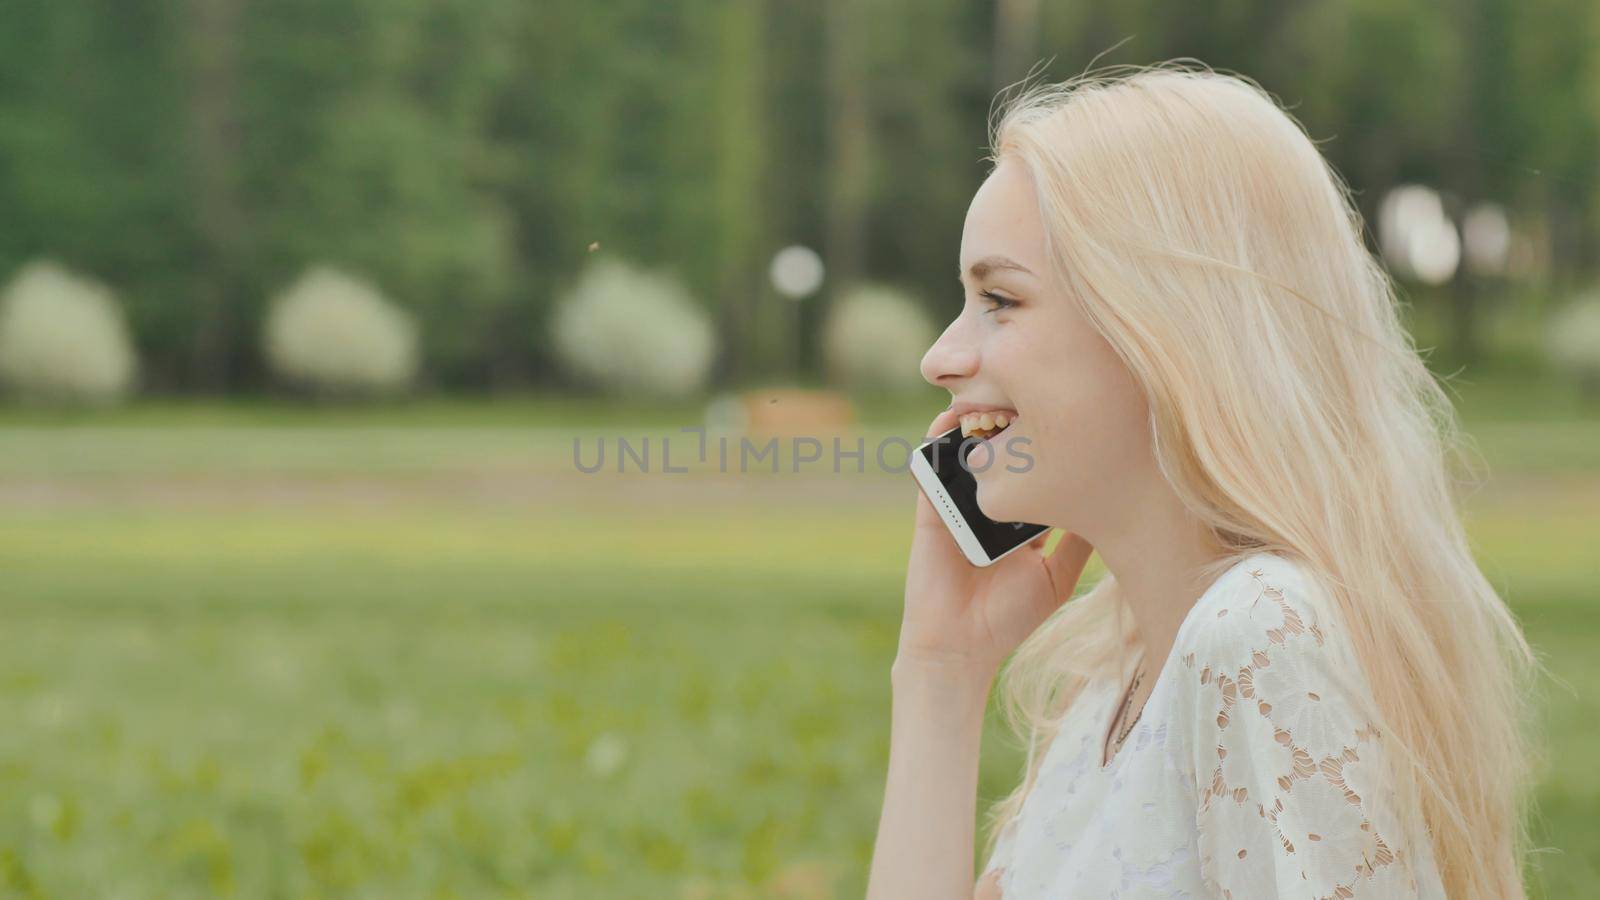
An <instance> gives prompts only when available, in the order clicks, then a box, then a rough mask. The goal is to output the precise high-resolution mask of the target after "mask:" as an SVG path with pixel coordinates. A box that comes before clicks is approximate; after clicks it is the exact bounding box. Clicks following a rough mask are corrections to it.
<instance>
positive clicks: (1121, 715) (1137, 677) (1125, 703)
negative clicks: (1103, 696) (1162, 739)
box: [1111, 663, 1144, 756]
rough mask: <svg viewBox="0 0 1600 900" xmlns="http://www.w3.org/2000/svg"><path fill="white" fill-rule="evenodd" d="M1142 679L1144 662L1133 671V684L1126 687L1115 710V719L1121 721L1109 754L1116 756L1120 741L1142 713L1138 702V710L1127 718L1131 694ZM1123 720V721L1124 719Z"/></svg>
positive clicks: (1125, 738) (1142, 709) (1126, 736)
mask: <svg viewBox="0 0 1600 900" xmlns="http://www.w3.org/2000/svg"><path fill="white" fill-rule="evenodd" d="M1143 680H1144V664H1143V663H1141V664H1140V665H1139V671H1137V672H1135V673H1134V676H1133V684H1132V685H1130V686H1129V687H1128V695H1127V696H1126V697H1124V698H1123V699H1122V708H1121V709H1120V710H1118V711H1117V720H1118V721H1121V722H1123V725H1122V728H1121V729H1120V730H1119V731H1118V733H1117V738H1116V740H1115V741H1113V742H1112V744H1111V755H1112V756H1116V755H1117V751H1119V750H1121V749H1122V742H1123V741H1126V740H1127V739H1128V735H1129V734H1130V733H1131V732H1132V731H1133V726H1135V725H1137V724H1138V723H1139V717H1140V716H1142V715H1144V704H1143V703H1141V704H1139V711H1138V712H1136V713H1134V714H1133V718H1131V719H1130V718H1128V709H1129V707H1131V706H1133V695H1134V694H1137V693H1139V683H1140V682H1141V681H1143ZM1124 720H1125V721H1124Z"/></svg>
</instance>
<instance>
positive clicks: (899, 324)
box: [822, 285, 936, 391]
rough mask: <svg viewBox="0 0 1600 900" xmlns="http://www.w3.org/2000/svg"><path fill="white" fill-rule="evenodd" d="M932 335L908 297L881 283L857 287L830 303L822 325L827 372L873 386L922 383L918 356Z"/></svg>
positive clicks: (888, 387)
mask: <svg viewBox="0 0 1600 900" xmlns="http://www.w3.org/2000/svg"><path fill="white" fill-rule="evenodd" d="M935 337H936V335H935V334H934V331H933V326H932V325H931V324H930V323H929V321H928V317H927V315H926V314H924V313H923V311H922V310H921V308H919V307H918V306H917V304H916V303H915V302H914V301H913V300H912V299H911V298H910V296H908V295H906V294H905V293H903V292H901V291H898V290H896V289H894V288H891V287H886V286H882V285H866V286H862V287H859V288H856V289H854V290H852V291H849V292H847V293H846V294H845V295H844V296H842V297H840V298H839V299H838V300H837V301H836V302H835V303H834V305H833V308H832V309H831V310H830V311H829V313H828V319H827V322H826V323H825V324H824V325H823V335H822V342H823V353H824V356H825V357H826V360H827V366H828V374H829V377H830V378H832V379H833V380H835V381H838V382H842V383H844V384H846V385H848V386H850V387H857V388H868V389H872V390H887V391H903V390H911V389H915V388H920V387H925V386H926V382H924V381H923V379H922V373H921V364H922V357H923V355H924V354H926V353H927V352H928V348H929V347H930V346H932V344H933V340H934V338H935Z"/></svg>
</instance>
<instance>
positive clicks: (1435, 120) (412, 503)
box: [0, 0, 1600, 898]
mask: <svg viewBox="0 0 1600 900" xmlns="http://www.w3.org/2000/svg"><path fill="white" fill-rule="evenodd" d="M0 47H3V52H0V386H3V389H4V398H5V399H4V401H3V404H0V573H3V577H4V582H3V583H4V589H3V591H0V621H3V623H4V624H3V626H0V719H3V720H4V721H5V722H7V723H8V726H9V727H6V728H5V729H3V730H0V895H3V896H17V897H36V896H37V897H122V898H146V897H163V898H172V897H176V898H182V897H296V898H313V897H385V898H392V897H430V898H435V897H438V898H443V897H526V896H530V895H531V896H536V897H541V898H543V897H554V898H576V897H585V898H587V897H645V896H649V897H678V898H743V897H789V898H825V897H848V896H859V895H860V893H861V891H862V890H863V889H864V886H865V877H866V870H867V865H868V862H869V860H870V855H871V850H872V841H873V838H874V835H875V833H876V827H877V817H878V812H879V808H880V804H881V800H882V786H883V782H882V779H883V774H884V766H885V763H886V758H887V756H886V755H887V741H888V724H889V723H888V701H889V692H888V688H889V680H888V671H889V664H890V663H891V661H892V658H893V652H894V647H895V640H896V636H897V629H898V624H899V613H900V605H901V592H902V588H903V576H904V565H905V553H906V549H907V542H908V539H909V534H910V516H911V513H912V508H913V507H912V504H913V502H914V499H915V488H914V486H913V484H912V482H911V480H910V478H909V476H908V475H906V474H904V473H902V472H896V471H893V470H892V467H893V466H895V465H897V464H903V462H904V459H905V452H906V451H905V449H904V448H903V447H900V445H894V444H890V445H889V447H890V449H889V451H888V453H887V457H888V458H887V460H886V462H887V463H888V466H889V467H890V470H887V471H886V468H885V465H884V464H883V462H885V461H883V460H880V459H875V458H874V450H875V449H876V448H878V447H881V446H884V441H885V440H887V439H889V438H892V437H898V438H900V439H902V440H913V439H916V438H919V437H920V436H921V435H922V434H923V431H924V429H925V426H926V424H927V423H928V421H929V420H930V419H931V418H932V417H933V415H934V413H935V412H936V411H937V410H938V409H940V408H942V407H943V406H944V404H945V402H947V397H946V395H944V394H943V392H941V391H936V390H934V389H932V388H930V387H928V386H927V385H925V384H923V383H922V382H921V379H920V376H919V375H918V372H917V362H918V360H919V359H920V357H921V355H922V353H923V351H924V350H925V349H926V348H927V346H928V345H929V344H930V343H931V342H932V341H933V339H934V337H935V336H936V335H937V334H938V333H939V331H940V330H942V328H943V327H944V325H945V324H946V323H948V321H949V320H950V319H952V318H953V317H954V316H955V315H956V314H957V313H958V312H959V310H960V307H961V305H962V302H963V298H962V294H961V288H960V286H959V285H958V284H957V283H956V281H955V279H954V278H953V277H952V276H953V270H954V269H955V267H956V263H957V254H958V250H959V243H960V234H961V226H962V222H963V219H964V217H965V213H966V208H967V204H968V202H969V201H970V199H971V196H972V193H973V192H974V191H975V190H976V188H977V186H978V184H979V183H980V181H981V179H982V177H983V175H984V172H985V165H984V163H983V162H982V161H981V158H982V157H983V156H984V154H985V152H986V150H987V148H986V147H985V142H986V137H987V134H986V127H987V121H988V116H989V113H990V110H991V104H992V103H993V101H994V99H995V97H996V95H997V93H998V92H999V91H1001V90H1002V89H1004V88H1005V87H1006V86H1007V85H1011V84H1014V83H1015V82H1017V80H1018V79H1021V78H1023V77H1024V76H1025V75H1027V74H1028V73H1029V71H1030V70H1032V71H1034V72H1035V74H1036V76H1037V77H1039V78H1048V79H1051V80H1059V79H1063V78H1066V77H1070V76H1071V75H1074V74H1076V73H1077V72H1079V71H1081V70H1082V69H1083V68H1085V67H1086V66H1087V65H1089V63H1090V62H1091V61H1092V60H1095V58H1096V57H1097V56H1098V57H1099V59H1098V62H1099V63H1101V64H1110V63H1150V62H1156V61H1159V60H1163V59H1169V58H1173V57H1195V58H1198V59H1200V60H1203V61H1204V62H1206V63H1208V64H1210V65H1212V66H1215V67H1219V68H1226V69H1232V70H1235V71H1238V72H1240V73H1243V74H1246V75H1249V76H1251V77H1252V78H1255V79H1256V80H1258V81H1259V82H1261V83H1262V84H1263V85H1264V86H1265V87H1266V88H1267V89H1268V90H1270V91H1272V92H1273V93H1274V94H1276V95H1277V96H1278V97H1279V98H1280V99H1281V100H1282V102H1283V103H1284V104H1285V105H1287V106H1288V107H1289V108H1290V109H1291V111H1292V112H1293V114H1294V115H1295V116H1296V117H1298V118H1299V119H1300V120H1301V121H1302V122H1303V123H1304V124H1305V126H1306V128H1307V129H1308V131H1309V132H1310V133H1311V135H1312V136H1313V138H1315V139H1317V140H1318V141H1319V145H1320V146H1321V148H1322V149H1323V151H1324V152H1325V153H1326V154H1327V156H1328V157H1329V158H1330V159H1331V160H1332V161H1333V163H1334V164H1335V165H1336V166H1337V168H1338V169H1339V170H1340V171H1341V172H1342V173H1343V174H1344V175H1345V177H1346V178H1347V179H1348V180H1349V182H1350V184H1351V186H1352V188H1353V189H1354V191H1355V195H1356V199H1357V200H1358V202H1359V203H1360V206H1361V211H1362V213H1363V215H1364V216H1365V217H1366V219H1367V222H1368V224H1369V226H1370V233H1369V235H1368V237H1369V240H1370V241H1371V242H1372V246H1373V248H1374V249H1375V251H1377V252H1379V253H1381V254H1382V256H1383V259H1384V260H1385V261H1386V263H1387V264H1388V265H1389V267H1390V268H1391V270H1392V271H1393V272H1394V273H1395V275H1396V277H1397V278H1398V279H1400V283H1401V285H1402V289H1403V294H1402V304H1403V307H1404V309H1403V312H1404V315H1405V316H1406V319H1407V322H1408V323H1409V325H1410V327H1411V329H1412V331H1413V333H1414V334H1415V335H1416V338H1417V343H1418V345H1419V347H1421V348H1423V352H1424V354H1425V355H1426V357H1427V359H1428V361H1429V364H1430V366H1432V367H1433V369H1434V371H1435V372H1436V373H1437V374H1439V376H1440V377H1441V378H1444V379H1446V381H1447V383H1448V384H1449V385H1450V389H1451V391H1452V395H1453V396H1455V397H1456V398H1457V400H1458V402H1459V409H1460V411H1461V414H1462V416H1463V419H1464V421H1465V423H1466V425H1467V430H1468V431H1469V432H1470V434H1471V436H1472V438H1473V440H1474V442H1475V448H1476V450H1477V452H1478V453H1479V454H1480V455H1481V458H1480V459H1479V460H1478V462H1479V467H1478V471H1477V473H1476V474H1477V476H1478V478H1479V483H1478V485H1477V486H1476V487H1475V488H1474V489H1472V490H1471V491H1470V496H1469V497H1468V499H1467V514H1468V517H1469V528H1470V531H1471V534H1472V537H1473V540H1474V542H1475V548H1476V549H1477V551H1478V553H1479V555H1480V559H1481V562H1482V564H1483V567H1484V570H1485V572H1486V573H1487V574H1488V575H1489V577H1490V578H1491V580H1492V581H1493V582H1494V583H1495V584H1496V585H1497V586H1499V587H1500V589H1501V590H1502V592H1503V594H1504V595H1505V596H1506V597H1507V598H1508V600H1509V601H1510V603H1511V604H1512V606H1513V608H1514V609H1515V610H1516V612H1517V613H1518V615H1519V616H1520V617H1521V619H1522V621H1523V622H1524V623H1525V626H1526V628H1527V631H1528V634H1529V636H1530V638H1531V639H1532V641H1533V643H1534V644H1535V645H1536V646H1537V648H1538V649H1539V651H1540V652H1541V654H1542V655H1543V656H1544V658H1545V660H1546V662H1547V664H1548V666H1549V668H1550V670H1551V673H1552V675H1553V676H1554V677H1553V678H1551V679H1549V680H1547V681H1546V682H1545V684H1544V686H1543V688H1544V689H1543V690H1542V692H1541V695H1540V696H1537V697H1530V698H1529V702H1530V708H1531V709H1534V710H1536V711H1537V712H1536V716H1537V719H1538V722H1539V726H1540V728H1542V729H1543V733H1544V734H1545V735H1546V746H1547V748H1548V752H1547V758H1546V759H1545V760H1544V762H1543V768H1542V770H1541V772H1542V774H1541V779H1542V780H1541V788H1540V791H1539V804H1540V805H1539V809H1538V814H1537V817H1536V819H1535V822H1534V834H1535V838H1536V840H1537V842H1538V844H1539V846H1540V847H1542V848H1545V849H1544V851H1543V852H1541V853H1539V854H1537V855H1536V856H1535V857H1534V858H1533V859H1532V861H1531V862H1530V865H1529V883H1530V885H1531V887H1532V890H1533V891H1534V894H1535V896H1541V897H1545V896H1548V897H1571V896H1587V895H1589V894H1591V893H1592V892H1593V891H1595V890H1596V888H1597V886H1600V775H1597V774H1596V770H1595V767H1594V766H1593V764H1592V763H1593V759H1594V757H1595V753H1596V752H1597V751H1600V735H1597V734H1596V732H1595V726H1594V723H1595V722H1596V721H1597V720H1600V701H1597V699H1596V695H1595V689H1596V688H1597V687H1600V654H1597V653H1596V652H1595V650H1596V645H1597V641H1600V596H1597V591H1596V584H1597V583H1600V562H1597V559H1600V555H1597V554H1596V552H1595V551H1596V549H1597V548H1600V289H1597V284H1600V281H1597V276H1600V273H1597V259H1600V187H1597V185H1600V50H1597V47H1600V5H1596V4H1595V3H1594V2H1593V0H1533V2H1520V3H1514V2H1511V0H1449V2H1445V3H1434V2H1426V0H1301V2H1293V3H1288V2H1281V0H1182V2H1178V0H1169V2H1154V0H1139V2H1128V3H1120V4H1115V5H1113V4H1090V3H1084V2H1044V0H995V2H957V0H919V2H915V3H912V2H909V0H872V2H867V0H861V2H850V0H824V2H811V3H802V2H786V0H748V2H730V0H723V2H704V0H684V2H676V3H670V4H669V3H660V2H656V0H607V2H598V0H592V2H582V3H579V2H571V0H541V2H539V3H533V4H530V3H525V2H514V0H6V2H4V3H3V4H0ZM686 428H704V429H709V430H707V431H702V432H698V433H696V432H684V431H682V430H681V429H686ZM802 432H803V433H805V434H809V435H816V436H819V437H821V438H822V439H823V440H824V441H825V440H826V439H827V436H829V435H832V436H835V437H839V438H841V439H842V440H843V441H844V447H845V449H846V450H853V449H854V448H855V447H856V446H857V445H856V444H855V442H856V441H857V440H860V441H863V442H864V446H865V448H866V457H865V459H864V461H863V463H864V464H858V462H857V460H856V459H854V458H850V457H845V458H843V460H842V471H840V472H837V473H836V472H835V471H834V466H833V463H834V461H835V456H834V455H833V453H831V452H824V453H823V455H822V457H821V460H820V461H818V462H811V463H808V464H807V465H805V466H804V467H801V466H800V465H799V463H800V459H799V454H798V452H797V450H796V447H795V446H794V445H792V444H790V443H783V444H780V454H779V459H781V462H782V465H781V467H779V468H778V469H777V471H769V470H768V469H767V468H766V466H767V463H766V462H765V461H763V462H762V463H761V464H760V465H758V466H755V467H753V469H751V470H749V471H743V472H741V471H739V466H738V465H737V464H735V465H733V466H729V467H728V468H729V469H730V471H729V472H727V473H724V472H723V471H721V470H720V468H719V466H718V465H717V455H716V453H715V450H714V449H713V451H712V453H711V454H709V455H699V454H697V452H696V450H697V447H698V444H697V442H698V440H699V438H700V436H708V437H710V438H712V439H713V443H712V444H711V446H712V447H713V448H715V446H716V445H715V443H714V439H715V438H717V437H719V436H721V437H726V436H734V437H735V439H737V438H739V437H742V436H754V437H759V438H760V439H761V440H765V439H766V436H768V435H772V436H783V435H793V434H795V433H802ZM669 436H670V437H671V441H672V443H671V453H672V459H671V462H670V466H672V467H674V469H676V468H678V467H683V468H687V469H688V471H687V472H678V471H667V470H665V469H664V464H666V463H667V461H666V460H664V459H662V454H663V452H664V450H665V448H664V446H663V444H664V442H665V441H666V440H667V439H668V437H669ZM623 439H626V440H627V441H629V442H631V446H630V448H629V449H630V450H631V451H638V450H640V449H641V448H643V449H644V451H645V453H646V454H648V457H647V462H646V463H645V464H644V465H641V464H640V461H639V460H638V459H637V457H629V458H628V459H626V460H624V458H623V448H622V447H621V446H620V442H621V441H622V440H623ZM734 446H735V447H737V446H738V445H737V444H735V445H734ZM896 447H900V448H899V449H896ZM827 449H828V450H830V451H831V449H832V448H827ZM580 450H581V452H580ZM597 450H598V451H601V452H605V453H609V454H612V455H610V456H606V457H604V458H603V460H602V463H601V464H598V471H594V472H593V473H592V474H591V473H589V472H587V471H585V469H588V468H596V466H597V463H596V458H595V453H596V452H597ZM735 452H737V451H735ZM619 463H622V465H620V471H619V465H618V464H619ZM791 463H793V465H791ZM772 464H773V465H775V466H776V465H778V463H777V461H774V462H773V463H772ZM796 469H799V470H798V471H796ZM863 470H864V471H863ZM1101 572H1102V570H1101V569H1100V568H1099V564H1098V560H1095V561H1094V562H1093V563H1092V564H1091V569H1090V572H1089V579H1090V580H1091V581H1092V580H1093V579H1094V578H1097V577H1099V575H1100V574H1101ZM1021 763H1022V756H1021V753H1020V751H1019V750H1018V748H1017V747H1016V746H1015V745H1014V744H1012V743H1011V742H1010V741H1008V740H1007V739H1006V737H1005V736H1004V735H1003V734H1002V732H1001V731H1000V729H999V728H998V722H997V721H992V722H991V732H990V734H989V736H988V737H987V739H986V742H985V747H984V757H983V764H982V774H981V780H980V801H981V803H980V807H982V806H986V805H987V802H988V801H990V800H993V799H996V798H998V797H1000V796H1002V795H1003V794H1004V793H1006V792H1007V791H1009V790H1010V789H1011V787H1012V786H1013V785H1014V784H1015V782H1016V779H1017V778H1018V777H1019V775H1020V766H1021Z"/></svg>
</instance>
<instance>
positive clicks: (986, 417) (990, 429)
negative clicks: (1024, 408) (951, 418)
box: [961, 410, 1018, 441]
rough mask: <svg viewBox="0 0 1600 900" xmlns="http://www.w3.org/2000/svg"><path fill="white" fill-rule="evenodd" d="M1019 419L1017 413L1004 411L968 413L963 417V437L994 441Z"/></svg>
mask: <svg viewBox="0 0 1600 900" xmlns="http://www.w3.org/2000/svg"><path fill="white" fill-rule="evenodd" d="M1017 418H1018V417H1017V414H1016V413H1014V412H1006V411H1004V410H991V411H989V412H981V413H968V414H967V415H964V416H962V417H961V436H962V437H964V438H965V437H978V438H981V439H983V440H986V441H992V440H994V439H995V438H996V437H998V436H999V434H1000V433H1001V432H1002V431H1005V430H1006V429H1007V428H1010V427H1011V424H1012V423H1013V422H1015V421H1016V420H1017Z"/></svg>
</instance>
